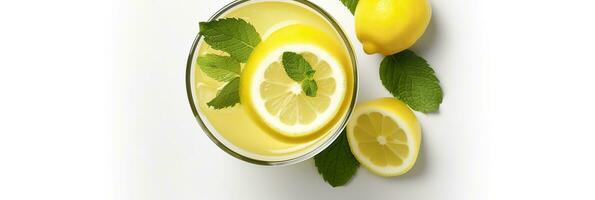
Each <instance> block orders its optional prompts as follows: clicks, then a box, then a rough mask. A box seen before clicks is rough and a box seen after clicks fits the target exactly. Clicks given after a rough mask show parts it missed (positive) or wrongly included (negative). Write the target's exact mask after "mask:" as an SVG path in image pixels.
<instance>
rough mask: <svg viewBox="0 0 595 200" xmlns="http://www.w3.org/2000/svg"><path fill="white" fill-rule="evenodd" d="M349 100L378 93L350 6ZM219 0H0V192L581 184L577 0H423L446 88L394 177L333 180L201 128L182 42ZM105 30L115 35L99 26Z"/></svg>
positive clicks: (583, 112)
mask: <svg viewBox="0 0 595 200" xmlns="http://www.w3.org/2000/svg"><path fill="white" fill-rule="evenodd" d="M315 2H317V3H319V5H321V6H322V7H324V8H326V9H328V10H329V11H330V13H332V14H333V15H334V16H335V17H336V18H338V19H341V20H340V23H341V24H342V25H343V27H344V28H345V29H346V31H347V32H348V33H349V34H350V37H351V39H352V42H353V44H354V45H355V46H356V47H357V49H358V54H359V65H360V72H361V73H360V75H361V80H362V81H361V89H362V90H361V91H362V93H361V94H360V101H362V100H367V99H373V98H376V97H380V96H387V95H388V93H387V92H386V91H384V89H383V88H382V86H381V84H380V81H379V80H378V75H377V73H378V63H379V59H380V57H378V56H366V55H363V54H362V52H361V50H359V47H360V45H359V43H358V42H357V41H356V40H355V37H354V34H353V33H354V32H353V24H352V23H351V22H352V16H351V14H350V13H349V12H348V11H347V10H346V9H344V8H343V7H341V4H340V3H339V2H338V1H333V0H316V1H315ZM226 3H228V2H227V1H224V0H218V1H199V0H169V1H128V2H125V1H113V3H112V2H111V1H93V2H81V1H69V0H56V1H34V2H32V1H18V2H2V3H0V24H2V27H3V28H2V31H0V36H1V37H0V53H1V55H2V56H1V58H0V92H1V93H2V95H0V96H1V98H0V120H1V121H2V123H1V124H0V199H61V200H64V199H139V200H153V199H155V200H157V199H159V200H161V199H163V200H166V199H167V200H170V199H175V200H178V199H180V200H183V199H193V200H194V199H387V198H390V199H456V200H460V199H593V198H595V195H594V194H593V193H592V191H591V190H592V186H593V184H594V183H593V182H594V181H593V180H595V172H593V169H595V164H594V163H595V162H594V160H593V156H592V153H593V152H595V145H593V144H592V143H593V142H592V141H593V140H595V136H594V134H595V131H594V128H593V126H592V124H593V123H592V120H593V117H592V113H594V112H595V106H593V102H595V95H593V92H592V91H593V89H592V87H593V86H595V79H593V78H592V76H593V74H594V72H595V69H594V68H595V62H594V61H593V59H592V57H593V56H592V55H591V54H593V50H592V47H593V46H595V39H593V37H592V36H593V35H595V28H594V27H593V26H592V22H591V20H590V19H594V18H595V12H593V11H592V9H593V8H594V6H593V3H590V2H589V1H580V0H569V1H563V2H562V1H543V0H542V1H537V0H526V1H513V0H500V1H488V0H481V1H480V0H476V1H464V0H449V1H446V0H432V4H433V11H434V16H433V18H432V23H431V25H430V28H429V30H428V32H427V33H426V34H425V35H424V38H423V39H422V41H420V42H419V43H418V44H417V45H416V46H415V48H414V49H415V50H416V52H417V53H419V54H420V55H423V57H425V58H426V59H427V60H428V61H429V62H430V63H431V64H432V65H433V67H434V69H435V70H436V73H437V75H438V77H439V79H440V80H441V82H442V87H443V89H444V92H445V98H444V102H443V103H442V105H441V108H440V113H438V114H430V115H424V114H419V115H418V116H419V117H420V120H421V123H422V126H423V130H424V132H423V144H422V151H421V154H420V158H419V160H418V163H417V165H416V166H415V167H414V169H413V171H411V172H410V173H409V174H407V175H404V176H402V177H396V178H389V179H387V178H380V177H377V176H374V175H372V174H371V173H369V172H367V171H366V170H365V169H363V168H360V170H359V171H358V172H357V175H356V176H355V177H354V178H353V180H352V181H351V182H350V183H349V184H348V185H347V186H345V187H340V188H331V187H330V186H328V185H327V184H326V183H325V182H323V181H322V179H321V178H320V176H319V175H318V174H317V172H316V169H315V167H314V165H313V162H312V161H307V162H304V163H300V164H297V165H293V166H289V167H277V168H271V167H261V166H255V165H251V164H247V163H244V162H242V161H239V160H236V159H234V158H232V157H230V156H228V155H227V154H225V153H224V152H223V151H221V150H219V149H218V148H217V147H216V146H215V145H214V144H213V143H212V142H210V141H209V140H208V138H207V137H206V136H205V135H204V134H202V133H201V131H200V128H199V126H198V124H197V123H196V122H195V121H194V119H193V117H192V113H191V111H190V109H189V106H188V102H187V99H186V92H185V88H184V69H185V62H186V57H187V53H188V50H189V48H190V45H191V42H192V40H193V39H194V36H195V34H196V33H197V31H198V22H199V21H203V20H206V19H207V18H208V17H209V16H210V15H211V14H212V13H214V12H215V11H216V10H217V9H218V8H220V7H221V6H223V5H224V4H226ZM112 36H113V37H112Z"/></svg>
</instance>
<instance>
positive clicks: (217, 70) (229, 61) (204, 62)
mask: <svg viewBox="0 0 595 200" xmlns="http://www.w3.org/2000/svg"><path fill="white" fill-rule="evenodd" d="M196 62H197V63H198V65H199V66H200V69H201V70H202V71H203V72H204V73H205V74H206V75H207V76H209V77H211V78H213V79H215V80H218V81H224V82H227V81H230V80H231V79H233V78H235V77H238V76H240V63H239V62H238V61H236V60H235V59H233V58H231V57H229V56H220V55H215V54H207V55H205V56H201V57H198V58H197V60H196Z"/></svg>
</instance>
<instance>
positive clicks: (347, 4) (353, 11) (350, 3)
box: [341, 0, 359, 14]
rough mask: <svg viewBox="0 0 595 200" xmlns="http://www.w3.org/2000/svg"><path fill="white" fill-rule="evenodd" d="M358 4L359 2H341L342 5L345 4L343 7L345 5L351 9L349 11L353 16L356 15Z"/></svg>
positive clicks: (355, 0)
mask: <svg viewBox="0 0 595 200" xmlns="http://www.w3.org/2000/svg"><path fill="white" fill-rule="evenodd" d="M357 2H359V0H341V3H343V5H345V7H347V8H348V9H349V11H351V14H354V13H355V8H356V7H357Z"/></svg>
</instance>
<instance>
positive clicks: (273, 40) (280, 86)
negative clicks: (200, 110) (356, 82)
mask: <svg viewBox="0 0 595 200" xmlns="http://www.w3.org/2000/svg"><path fill="white" fill-rule="evenodd" d="M284 52H295V53H298V54H301V55H302V56H303V57H304V58H305V59H306V60H307V61H308V63H309V64H310V65H311V66H312V68H313V69H314V70H315V71H316V72H315V73H314V81H316V84H317V86H318V91H317V94H316V96H314V97H310V96H306V95H305V93H304V92H303V91H302V89H301V86H300V83H299V82H296V81H294V80H292V79H291V78H290V77H289V76H288V75H287V73H286V72H285V69H284V67H283V64H282V62H281V61H282V60H281V58H282V54H283V53H284ZM341 52H343V51H342V50H341V44H340V43H337V42H336V39H334V38H331V37H330V36H329V35H328V34H327V33H325V32H322V31H320V30H318V29H316V28H314V27H311V26H307V25H302V24H294V25H288V26H286V27H284V28H280V29H279V30H277V31H275V32H273V33H271V34H270V35H269V36H268V37H267V38H266V39H265V40H264V41H262V42H261V43H260V44H259V45H257V46H256V48H255V49H254V51H253V53H252V55H251V56H250V58H249V59H248V62H247V63H246V66H245V68H244V70H243V71H242V75H241V77H242V78H241V80H240V81H241V82H240V98H241V101H242V105H245V106H244V107H246V109H247V110H248V111H249V112H248V113H251V114H253V115H254V117H253V118H254V119H256V121H257V122H258V124H261V125H263V127H264V128H265V129H268V130H270V131H272V132H275V133H278V134H280V135H283V136H287V137H303V136H308V135H310V134H313V133H315V132H317V131H319V130H321V129H322V128H323V127H324V126H325V125H327V124H329V122H330V121H331V120H332V119H333V118H335V117H336V114H337V112H338V111H339V108H340V107H341V104H342V102H343V99H344V98H345V93H346V80H345V79H346V74H345V71H344V67H345V66H347V65H346V64H347V63H348V62H347V60H346V59H345V56H344V55H343V54H341Z"/></svg>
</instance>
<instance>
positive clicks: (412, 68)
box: [380, 50, 442, 112]
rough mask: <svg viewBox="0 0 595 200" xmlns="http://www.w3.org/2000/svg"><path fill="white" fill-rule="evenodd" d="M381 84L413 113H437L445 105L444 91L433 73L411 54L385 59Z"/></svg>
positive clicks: (407, 51)
mask: <svg viewBox="0 0 595 200" xmlns="http://www.w3.org/2000/svg"><path fill="white" fill-rule="evenodd" d="M380 80H381V81H382V85H384V87H385V88H386V89H387V90H388V91H389V92H390V93H391V94H392V95H393V96H394V97H395V98H397V99H400V100H402V101H404V102H405V103H407V105H409V107H411V108H412V109H413V110H417V111H420V112H436V111H437V110H438V108H439V106H440V103H442V88H441V87H440V81H438V78H436V75H434V70H432V68H430V65H428V63H427V62H426V60H424V59H423V58H422V57H419V56H417V55H416V54H415V53H414V52H413V51H411V50H405V51H402V52H400V53H397V54H393V55H391V56H387V57H385V58H384V59H383V60H382V62H381V63H380Z"/></svg>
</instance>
